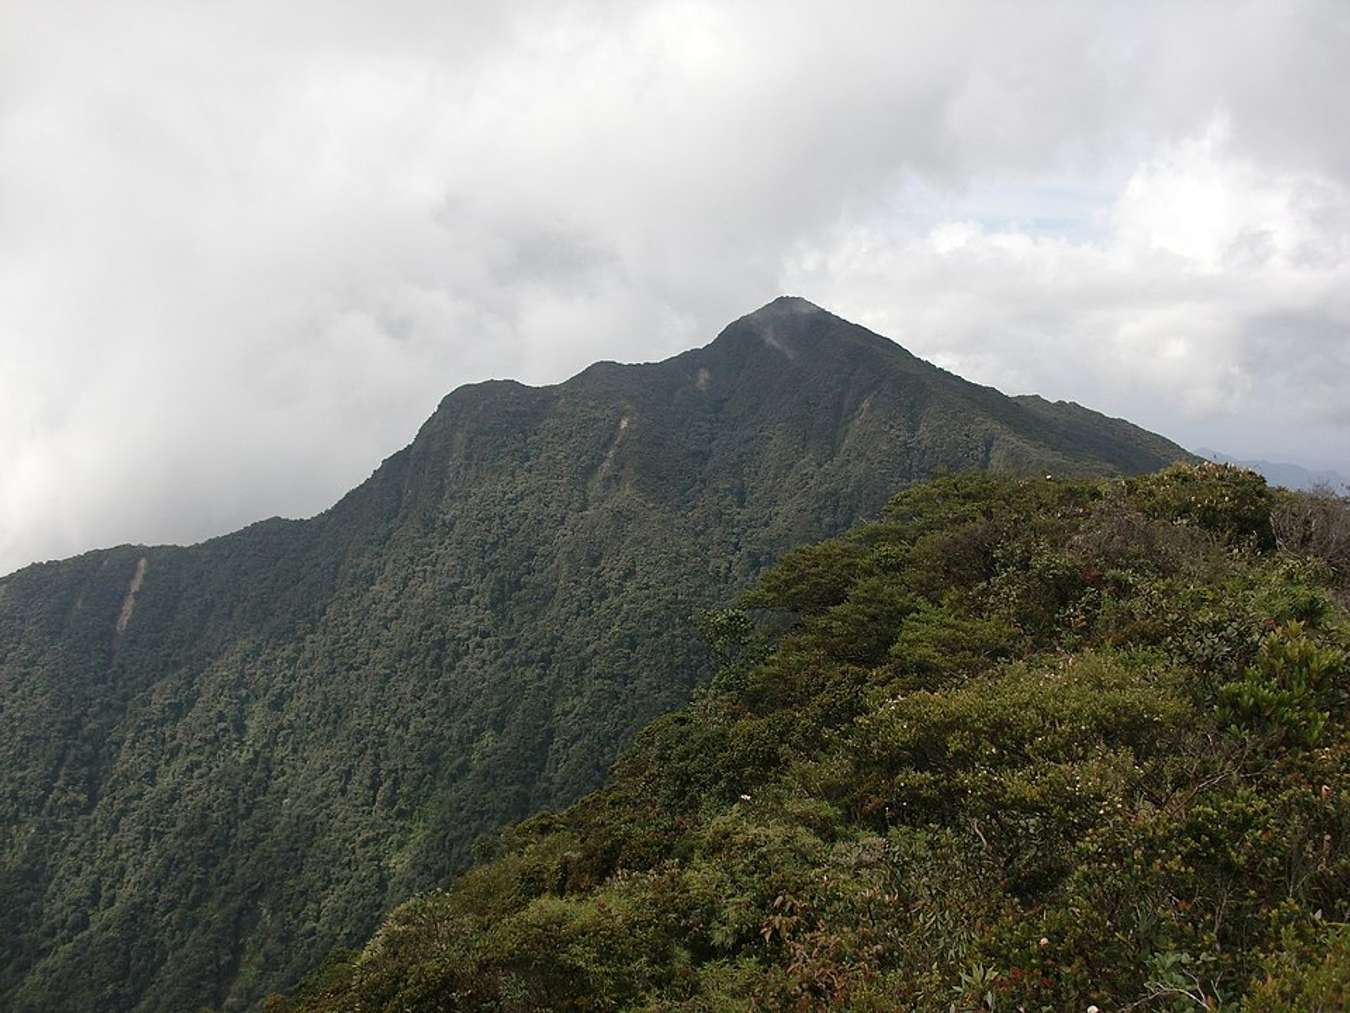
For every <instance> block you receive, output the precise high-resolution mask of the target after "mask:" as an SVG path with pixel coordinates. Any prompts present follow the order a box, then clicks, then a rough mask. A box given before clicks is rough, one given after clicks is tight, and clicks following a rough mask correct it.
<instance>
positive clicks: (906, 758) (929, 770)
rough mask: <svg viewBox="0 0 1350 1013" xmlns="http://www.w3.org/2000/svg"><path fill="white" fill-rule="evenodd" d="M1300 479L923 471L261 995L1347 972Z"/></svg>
mask: <svg viewBox="0 0 1350 1013" xmlns="http://www.w3.org/2000/svg"><path fill="white" fill-rule="evenodd" d="M1325 506H1326V504H1325V503H1322V504H1320V505H1319V507H1318V508H1319V509H1321V508H1322V507H1325ZM1295 507H1298V504H1291V501H1290V499H1289V498H1288V495H1287V494H1284V493H1278V494H1277V493H1275V492H1272V491H1270V490H1268V489H1267V488H1266V487H1265V485H1264V483H1263V482H1262V481H1261V480H1260V479H1259V478H1258V477H1256V476H1255V475H1254V474H1252V473H1250V472H1242V471H1239V470H1236V469H1229V468H1222V467H1215V466H1205V467H1200V468H1192V467H1187V466H1179V467H1176V468H1173V469H1169V470H1168V471H1165V472H1161V473H1159V474H1157V475H1153V476H1148V477H1144V478H1139V479H1132V480H1127V481H1123V482H1121V481H1115V482H1100V483H1069V482H1055V481H1034V482H1033V481H1015V480H1008V479H999V478H995V477H991V476H988V475H984V474H974V473H972V474H964V475H960V476H952V477H947V478H943V479H939V480H937V481H935V482H932V483H929V484H927V485H924V486H921V487H917V488H914V489H912V490H910V491H907V492H905V493H903V494H902V495H900V496H899V497H897V498H896V499H895V500H894V501H893V502H892V504H891V506H890V507H889V509H888V511H887V514H886V516H885V518H884V519H883V520H881V521H880V522H878V523H875V524H872V525H870V526H867V527H865V528H863V529H860V530H858V531H856V532H855V533H853V534H851V535H849V536H847V537H845V538H841V539H837V540H834V541H830V542H826V543H823V544H820V545H816V546H813V547H810V548H806V549H802V550H799V551H797V552H795V553H793V554H791V555H790V556H789V557H788V558H786V559H785V560H784V561H783V562H782V563H781V564H780V565H779V566H778V567H777V568H776V569H775V570H774V571H772V572H771V573H769V575H768V576H767V577H766V578H765V579H764V580H763V581H762V582H761V583H760V585H759V587H758V588H757V590H755V591H753V592H752V593H751V594H750V595H749V596H748V597H747V598H746V599H745V601H744V603H743V605H744V609H743V610H731V611H726V612H721V613H717V614H714V615H712V616H710V617H709V621H708V626H709V630H710V633H711V636H710V641H711V642H712V644H713V645H714V646H715V647H716V648H717V649H718V650H719V651H721V652H723V653H724V655H725V659H726V665H725V667H724V668H723V670H722V672H721V674H720V675H719V676H718V678H717V680H716V681H715V682H714V683H713V685H712V687H711V688H710V689H708V690H707V691H705V692H703V693H702V694H701V695H699V696H698V697H697V698H696V700H695V702H694V703H693V704H692V705H691V706H689V707H687V708H685V709H684V710H681V711H679V712H677V713H674V714H671V715H669V716H667V717H665V718H662V719H660V720H658V721H656V722H655V723H654V724H652V725H651V726H649V727H648V728H647V730H646V731H645V732H644V733H643V734H642V735H641V736H640V737H639V739H638V741H637V742H636V744H635V745H634V746H633V747H631V748H630V749H629V750H628V751H627V753H626V754H625V756H624V757H623V759H622V760H621V761H620V763H619V764H618V765H617V766H616V768H615V771H614V774H613V777H612V780H611V783H610V785H609V786H608V787H606V788H605V789H603V790H602V791H599V792H597V793H595V794H592V795H590V796H588V797H586V798H585V799H584V800H582V801H581V802H580V803H578V804H577V805H575V806H573V807H572V808H571V809H569V810H567V811H566V812H563V813H561V814H550V815H544V816H540V817H537V818H535V819H532V820H530V821H528V822H525V823H523V824H520V825H518V826H516V827H514V828H513V829H511V830H509V831H507V832H505V833H504V834H503V835H501V836H500V838H498V839H497V840H496V841H495V843H494V845H493V846H492V847H491V848H488V849H486V852H487V853H485V855H484V858H483V861H481V862H480V864H478V865H477V866H476V867H475V868H474V869H472V870H471V871H470V872H468V873H467V874H465V875H464V876H462V877H460V878H459V879H458V880H457V881H456V882H455V883H454V884H453V885H452V886H451V887H450V889H449V890H448V891H445V892H437V893H432V894H428V895H424V896H420V897H418V898H416V899H414V900H412V901H410V902H408V903H406V904H404V905H403V906H402V907H400V908H398V909H397V910H395V911H394V912H393V913H392V914H391V915H390V917H389V918H388V919H387V921H386V922H385V924H384V926H383V927H382V928H381V929H380V931H379V932H378V933H377V934H376V935H375V937H374V938H373V939H372V940H371V941H370V942H369V943H368V944H367V945H366V947H365V948H364V949H363V950H361V951H360V952H356V953H345V954H338V955H335V956H334V958H332V959H331V960H330V962H329V963H328V964H327V966H325V967H324V968H323V969H322V970H321V971H319V972H317V973H316V974H315V975H313V976H312V977H311V978H310V979H309V980H308V982H307V983H306V984H305V986H304V987H303V988H302V989H301V990H300V991H299V992H298V993H297V994H296V995H294V996H293V997H290V998H282V997H274V998H273V999H272V1000H271V1001H270V1004H269V1005H270V1008H271V1009H273V1010H276V1011H293V1013H302V1011H318V1010H356V1009H361V1010H366V1011H377V1010H386V1011H395V1010H399V1011H403V1010H438V1009H457V1010H499V1011H507V1010H511V1011H524V1010H538V1009H585V1010H617V1009H638V1010H690V1011H693V1010H709V1011H711V1010H738V1009H739V1010H751V1009H800V1010H810V1009H825V1008H831V1009H835V1008H841V1009H842V1008H846V1009H857V1010H894V1009H918V1010H935V1011H938V1010H940V1011H944V1013H945V1011H948V1010H1019V1009H1025V1010H1067V1009H1077V1010H1082V1009H1085V1008H1088V1007H1089V1006H1090V1005H1096V1006H1099V1007H1100V1008H1101V1009H1103V1010H1121V1009H1159V1010H1183V1009H1211V1008H1219V1007H1222V1008H1225V1009H1228V1008H1247V1009H1251V1010H1336V1009H1344V1008H1347V1005H1348V1004H1350V998H1348V997H1350V930H1347V927H1346V921H1347V919H1350V803H1348V802H1347V799H1350V734H1347V732H1348V728H1347V722H1346V704H1347V687H1348V686H1350V671H1348V669H1347V656H1346V649H1347V647H1350V625H1348V624H1347V615H1346V613H1345V611H1344V609H1343V607H1342V606H1341V605H1340V604H1338V596H1340V595H1343V593H1344V589H1345V587H1346V578H1347V576H1350V575H1348V574H1347V573H1346V572H1345V570H1344V561H1343V560H1338V559H1327V558H1318V557H1317V556H1316V555H1307V554H1304V555H1299V554H1295V553H1294V552H1291V551H1289V544H1288V543H1289V539H1288V538H1287V537H1277V532H1276V530H1275V527H1274V526H1273V525H1272V518H1275V519H1276V520H1279V518H1281V517H1284V518H1285V520H1288V515H1289V514H1290V512H1291V509H1293V508H1295ZM1344 508H1345V504H1344V503H1341V504H1339V509H1342V510H1344ZM1294 512H1295V513H1297V510H1294ZM1305 541H1306V540H1305ZM1282 543H1283V544H1284V545H1285V547H1284V548H1281V547H1280V545H1281V544H1282ZM1305 547H1306V546H1305ZM1341 600H1343V599H1341ZM749 618H753V619H754V620H755V621H754V622H753V623H752V622H750V621H748V619H749ZM770 629H774V630H778V631H779V632H778V633H776V634H774V635H773V636H772V637H770V636H768V635H767V634H766V633H763V632H760V633H756V630H758V631H766V630H770ZM770 641H772V643H770Z"/></svg>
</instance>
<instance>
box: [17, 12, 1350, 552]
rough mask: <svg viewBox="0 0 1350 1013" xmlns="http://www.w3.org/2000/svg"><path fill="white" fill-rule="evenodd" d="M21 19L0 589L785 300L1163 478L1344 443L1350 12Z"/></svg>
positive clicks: (238, 508)
mask: <svg viewBox="0 0 1350 1013" xmlns="http://www.w3.org/2000/svg"><path fill="white" fill-rule="evenodd" d="M12 7H13V8H14V9H13V11H12V12H7V20H8V23H9V27H10V31H9V32H8V34H6V35H5V36H3V37H2V38H0V68H3V69H0V361H3V363H4V369H3V370H0V571H3V570H6V569H8V568H10V567H13V566H17V565H21V564H23V563H25V562H27V561H29V560H31V559H35V558H43V557H47V556H53V555H62V554H68V553H71V552H75V551H79V550H81V549H84V548H88V547H91V546H94V545H98V544H106V543H115V542H120V541H128V540H136V541H164V540H177V541H186V540H193V539H196V538H200V537H203V536H206V535H210V534H214V533H218V532H220V531H223V530H227V529H229V528H231V527H234V526H237V525H239V524H242V523H246V522H247V521H249V520H252V519H255V518H257V517H260V516H267V515H270V514H275V513H282V514H288V515H304V514H309V513H313V512H315V511H316V510H319V509H322V508H323V507H324V506H326V505H328V504H329V503H330V502H332V501H333V500H334V499H335V498H336V497H337V496H338V495H340V494H341V492H342V491H344V490H345V489H346V488H348V487H350V486H351V485H352V484H354V483H355V482H357V481H359V480H360V479H361V478H363V477H364V476H365V475H366V474H367V473H368V472H369V470H370V468H371V467H372V466H373V465H374V464H375V463H376V462H377V461H378V460H379V459H380V458H381V457H382V456H384V455H386V454H388V453H390V452H392V451H393V450H395V449H397V447H399V446H401V445H402V444H403V443H405V442H406V441H407V440H408V438H409V437H410V435H411V434H412V432H413V431H414V430H415V429H416V427H417V425H418V424H419V423H420V421H421V420H422V419H423V418H424V417H425V416H426V415H427V414H428V413H429V412H430V411H431V409H432V408H433V407H434V405H435V403H436V401H437V400H438V399H439V397H440V396H441V395H443V394H444V393H445V392H446V391H448V390H450V389H451V388H453V387H454V386H457V385H458V384H460V383H462V382H467V381H471V380H476V379H481V378H484V377H487V376H515V377H519V378H522V379H525V380H527V381H533V382H550V381H555V380H558V379H561V378H563V377H564V376H566V375H568V374H569V373H571V372H573V371H575V370H576V369H579V368H581V367H582V366H584V365H585V364H587V363H588V362H590V361H592V360H594V359H596V358H615V359H628V360H636V359H652V358H658V357H661V356H664V355H668V354H671V353H673V352H675V351H678V350H680V349H682V348H684V347H688V346H690V345H692V344H697V343H702V342H704V341H706V340H707V339H708V338H710V337H711V336H712V335H713V334H714V333H715V332H716V330H717V329H718V328H719V327H720V326H721V325H723V324H724V323H726V322H727V321H728V320H730V319H731V318H733V317H735V316H737V315H739V314H740V313H743V312H745V311H747V310H749V309H751V308H753V307H754V306H756V305H758V304H760V303H762V302H764V301H767V300H768V299H769V298H771V297H772V296H774V295H776V294H778V293H779V292H780V291H782V290H785V289H786V290H791V291H796V292H798V293H799V294H802V295H806V296H807V297H809V298H812V299H814V300H815V301H817V302H821V303H823V304H827V305H831V306H832V307H833V308H835V309H837V310H838V311H840V312H841V313H844V314H845V315H853V316H857V317H859V318H861V319H863V320H865V321H866V322H869V323H871V324H873V325H875V326H877V328H878V329H880V330H882V331H883V332H885V333H889V334H891V335H893V336H895V337H897V338H898V339H900V340H902V341H904V342H906V343H907V344H909V345H910V346H911V347H912V348H913V350H915V351H916V352H918V353H920V354H925V355H929V356H932V357H934V358H935V359H937V360H938V361H941V362H943V363H944V364H947V365H950V366H952V367H953V368H957V369H959V370H962V371H965V372H967V373H969V374H971V375H972V376H974V377H975V378H977V379H981V380H983V381H985V382H991V383H995V384H996V385H998V386H1000V387H1002V388H1004V389H1019V390H1022V389H1026V390H1040V391H1042V392H1044V393H1046V394H1048V395H1052V396H1059V397H1071V398H1073V399H1075V400H1079V401H1082V402H1084V403H1089V404H1093V405H1095V406H1098V407H1102V408H1104V409H1106V410H1111V411H1114V412H1116V413H1119V414H1123V415H1127V416H1130V417H1132V418H1135V419H1137V420H1138V421H1141V422H1143V423H1145V424H1148V425H1151V426H1154V427H1157V428H1161V429H1164V430H1165V431H1167V432H1169V434H1171V435H1174V436H1176V437H1179V438H1182V439H1186V440H1189V441H1191V442H1195V443H1200V442H1208V443H1210V444H1212V445H1216V446H1220V447H1221V448H1227V449H1231V450H1234V451H1240V452H1244V453H1257V452H1259V453H1261V454H1264V455H1266V456H1281V455H1283V456H1296V455H1302V456H1305V457H1306V456H1309V455H1313V454H1322V455H1330V456H1335V454H1336V453H1337V452H1338V448H1343V447H1344V446H1345V445H1346V435H1347V424H1348V423H1347V420H1346V418H1345V412H1344V408H1343V407H1339V401H1338V399H1337V397H1336V393H1337V390H1336V389H1337V387H1339V386H1342V385H1343V384H1344V381H1345V379H1346V377H1347V372H1346V367H1347V362H1346V354H1347V353H1346V338H1345V335H1346V333H1347V332H1346V329H1345V327H1346V322H1347V307H1346V302H1345V300H1346V296H1345V295H1343V294H1342V293H1344V292H1346V291H1350V290H1347V289H1346V287H1345V284H1344V282H1345V280H1346V279H1345V276H1344V273H1345V269H1346V268H1345V264H1346V236H1347V234H1350V233H1348V232H1347V210H1346V209H1347V203H1346V197H1345V195H1346V187H1347V185H1350V135H1346V133H1345V132H1344V131H1342V130H1340V129H1339V126H1338V124H1337V123H1336V122H1335V116H1336V111H1337V109H1338V104H1339V96H1341V95H1343V94H1345V92H1346V88H1347V85H1348V84H1350V81H1347V80H1346V78H1347V76H1350V71H1348V70H1347V69H1346V67H1345V66H1344V61H1343V60H1342V59H1340V54H1342V53H1343V52H1344V51H1345V48H1346V43H1347V42H1348V41H1350V34H1348V33H1350V21H1348V20H1347V13H1346V11H1345V8H1344V7H1343V5H1340V4H1337V3H1334V2H1328V3H1312V2H1309V3H1291V4H1286V5H1279V6H1278V7H1277V6H1276V5H1269V4H1258V3H1252V4H1237V5H1235V4H1231V3H1224V4H1193V5H1185V6H1182V5H1174V4H1162V3H1159V4H1142V5H1141V4H1133V5H1124V4H1122V5H1102V6H1097V5H1094V6H1092V7H1091V8H1089V7H1087V6H1085V5H1080V4H1069V3H1045V4H1036V5H1017V6H1016V7H1014V6H1010V5H1007V4H1001V3H970V4H957V5H952V6H951V9H947V8H943V9H942V11H941V12H939V11H938V9H937V8H933V7H931V6H930V5H894V4H881V3H859V4H856V5H848V6H847V7H840V6H839V5H826V4H822V3H814V2H813V3H807V2H796V3H792V2H789V3H775V4H767V3H763V4H761V3H694V2H648V3H617V2H601V0H595V2H575V3H563V4H556V3H510V4H503V3H486V2H485V3H459V4H444V3H430V2H401V3H389V4H380V5H374V4H356V3H352V4H334V3H323V4H319V3H295V4H285V5H276V4H261V3H251V2H241V3H234V4H219V3H201V4H191V5H185V4H161V3H151V2H144V0H132V2H129V3H126V4H118V5H106V4H94V3H83V4H82V3H75V2H67V3H56V4H53V3H38V2H36V0H27V2H24V0H21V2H19V3H18V4H16V5H12ZM1341 456H1342V457H1343V456H1344V455H1343V454H1342V455H1341Z"/></svg>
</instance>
